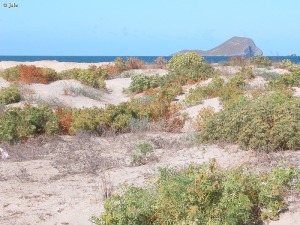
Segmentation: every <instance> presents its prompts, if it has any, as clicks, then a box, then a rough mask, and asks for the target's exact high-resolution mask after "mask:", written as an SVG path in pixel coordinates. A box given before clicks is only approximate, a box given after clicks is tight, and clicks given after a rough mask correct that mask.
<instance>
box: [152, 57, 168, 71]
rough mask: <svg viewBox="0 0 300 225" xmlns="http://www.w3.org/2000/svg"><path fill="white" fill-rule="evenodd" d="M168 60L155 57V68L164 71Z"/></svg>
mask: <svg viewBox="0 0 300 225" xmlns="http://www.w3.org/2000/svg"><path fill="white" fill-rule="evenodd" d="M167 63H168V60H166V59H164V58H163V57H157V58H156V59H155V67H156V68H159V69H165V68H166V66H167Z"/></svg>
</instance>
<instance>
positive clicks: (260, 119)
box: [200, 92, 300, 151]
mask: <svg viewBox="0 0 300 225" xmlns="http://www.w3.org/2000/svg"><path fill="white" fill-rule="evenodd" d="M299 110H300V100H299V99H297V98H295V97H288V96H286V95H284V94H282V93H279V92H275V93H273V94H271V95H268V96H264V95H261V96H259V97H257V98H254V99H245V98H243V97H240V98H239V99H238V100H237V101H235V103H234V104H232V105H230V107H227V108H225V109H224V110H223V111H221V112H218V113H215V114H213V116H212V117H211V118H209V119H208V121H207V122H206V124H205V126H204V129H203V130H202V132H200V140H201V141H202V142H228V143H236V144H239V145H240V146H241V147H243V148H251V149H255V150H263V151H276V150H289V149H290V150H299V149H300V115H299Z"/></svg>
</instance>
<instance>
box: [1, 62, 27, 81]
mask: <svg viewBox="0 0 300 225" xmlns="http://www.w3.org/2000/svg"><path fill="white" fill-rule="evenodd" d="M22 66H23V65H18V66H14V67H10V68H7V69H5V70H3V71H2V72H0V76H1V77H3V78H4V79H5V80H7V81H18V80H19V79H20V72H19V71H20V68H21V67H22Z"/></svg>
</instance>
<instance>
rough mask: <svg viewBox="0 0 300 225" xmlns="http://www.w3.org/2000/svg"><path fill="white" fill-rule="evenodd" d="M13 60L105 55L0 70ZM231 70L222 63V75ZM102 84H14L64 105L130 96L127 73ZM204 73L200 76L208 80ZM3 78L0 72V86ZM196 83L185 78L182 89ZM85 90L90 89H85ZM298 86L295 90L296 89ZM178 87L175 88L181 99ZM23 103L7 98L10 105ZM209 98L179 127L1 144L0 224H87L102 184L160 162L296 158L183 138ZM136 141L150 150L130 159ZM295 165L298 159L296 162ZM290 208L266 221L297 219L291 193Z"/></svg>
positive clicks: (143, 176) (275, 224)
mask: <svg viewBox="0 0 300 225" xmlns="http://www.w3.org/2000/svg"><path fill="white" fill-rule="evenodd" d="M18 64H25V65H35V66H39V67H48V68H52V69H54V70H56V71H57V72H60V71H62V70H66V69H71V68H83V69H85V68H88V66H90V65H96V66H101V65H107V64H108V63H69V62H57V61H38V62H22V63H20V62H0V70H1V69H5V68H9V67H12V66H16V65H18ZM234 71H236V68H232V69H230V68H229V69H228V68H227V71H226V74H224V76H228V74H229V75H230V74H231V73H233V72H234ZM131 72H133V74H134V73H135V74H136V73H144V74H156V73H158V74H160V75H165V74H166V72H167V71H166V70H160V69H158V70H136V71H131ZM105 82H106V88H107V89H106V90H96V89H95V90H94V91H95V92H96V93H97V94H98V97H99V98H97V99H91V98H89V97H86V96H81V95H78V96H75V95H71V94H66V91H65V90H66V89H67V88H70V87H73V88H82V89H88V88H89V87H86V86H85V85H83V84H81V83H80V82H79V81H76V80H60V81H55V82H52V83H50V84H30V85H28V84H20V85H21V86H22V88H23V91H25V92H27V97H26V98H27V99H29V100H30V98H31V99H35V100H36V99H39V100H41V99H42V100H43V101H48V102H49V101H57V102H56V103H61V104H62V105H66V106H68V107H76V108H82V107H105V105H107V104H119V103H120V102H124V101H128V100H129V99H130V98H129V96H127V95H126V94H124V93H123V89H124V88H127V87H129V85H130V83H131V79H130V78H116V79H111V80H106V81H105ZM209 82H211V79H208V80H206V81H204V82H202V83H201V85H207V84H208V83H209ZM264 83H265V81H264V79H262V78H261V77H258V78H256V79H254V80H253V81H252V83H251V85H254V86H255V85H257V86H260V85H263V84H264ZM9 84H10V83H9V82H7V81H6V80H4V79H2V78H0V87H7V86H8V85H9ZM191 88H195V85H187V86H185V87H184V92H185V93H188V91H189V90H190V89H191ZM88 90H90V89H88ZM299 93H300V91H299V90H297V95H300V94H299ZM184 98H185V95H181V96H178V97H177V99H178V100H179V101H182V100H183V99H184ZM21 104H22V103H18V104H12V105H11V107H14V106H18V105H21ZM208 106H211V107H213V108H214V109H215V110H216V111H219V110H221V109H222V106H221V104H220V101H219V99H218V98H211V99H206V100H204V101H203V103H201V104H198V105H196V106H193V107H188V108H185V109H183V110H182V111H181V113H187V114H188V116H189V117H190V118H191V119H190V121H189V122H187V123H186V125H185V127H184V129H183V130H182V132H181V133H176V134H172V133H165V132H146V133H129V134H122V135H118V136H113V135H112V136H108V137H92V136H85V135H83V134H82V135H81V136H80V135H79V136H60V137H57V138H56V139H47V137H40V138H36V139H34V140H32V141H30V142H29V143H25V144H18V145H14V146H9V145H6V144H4V143H1V144H0V147H2V148H3V149H6V151H7V152H8V153H9V154H10V158H8V159H6V160H1V161H0V181H1V191H0V199H1V202H0V224H1V225H11V224H17V225H18V224H20V225H23V224H30V225H31V224H44V225H88V224H91V222H90V221H89V218H90V217H91V216H92V215H99V214H100V213H101V212H103V201H104V197H103V196H104V194H105V192H106V191H107V190H106V188H105V186H108V187H109V186H110V185H112V186H114V187H115V186H116V185H118V184H134V185H138V186H142V185H145V184H146V181H147V180H148V178H150V177H151V176H153V175H155V174H157V168H158V167H161V166H180V167H184V166H187V165H188V164H190V163H203V162H207V161H209V160H210V159H212V158H215V159H217V161H218V163H219V165H220V166H222V167H225V168H231V167H235V166H239V165H242V164H247V165H250V166H252V167H254V168H258V167H259V168H267V169H268V168H269V167H270V165H272V164H273V165H276V163H278V162H280V161H281V160H285V161H287V162H298V163H299V162H300V152H293V151H285V152H279V153H269V154H266V153H259V154H258V153H256V152H254V151H242V150H240V149H239V148H238V147H237V146H235V145H197V146H194V145H193V144H192V143H191V142H189V140H190V139H192V136H193V134H194V133H193V126H192V121H193V119H195V118H196V117H197V114H198V112H199V110H201V109H203V108H204V107H208ZM138 141H147V142H150V143H152V144H153V146H154V152H153V154H152V156H151V160H150V161H149V162H148V163H147V164H146V165H141V166H132V165H131V164H130V162H131V154H132V151H133V150H134V149H135V144H136V143H137V142H138ZM298 166H300V165H298ZM288 203H289V211H287V212H285V213H283V214H282V215H281V216H280V220H278V221H267V222H266V223H265V224H268V223H269V224H270V225H296V224H297V223H298V222H299V221H300V201H299V197H295V196H293V195H291V196H290V197H289V199H288Z"/></svg>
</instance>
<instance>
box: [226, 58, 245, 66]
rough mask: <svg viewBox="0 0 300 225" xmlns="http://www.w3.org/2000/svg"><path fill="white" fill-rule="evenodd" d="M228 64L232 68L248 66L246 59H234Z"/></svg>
mask: <svg viewBox="0 0 300 225" xmlns="http://www.w3.org/2000/svg"><path fill="white" fill-rule="evenodd" d="M228 62H229V64H230V65H231V66H241V67H244V66H246V65H247V59H246V58H238V57H232V58H230V59H228Z"/></svg>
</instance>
